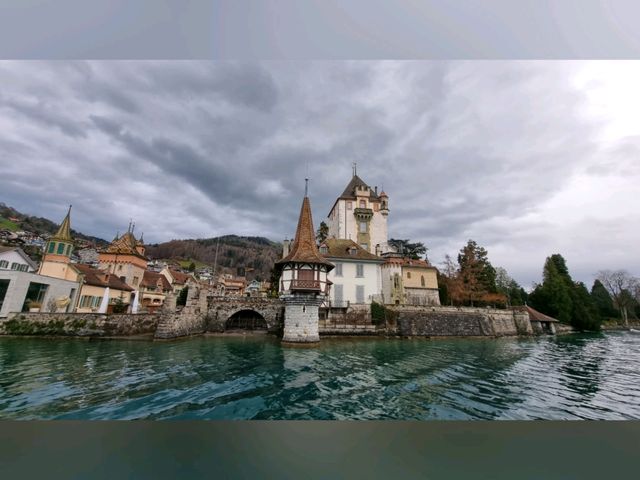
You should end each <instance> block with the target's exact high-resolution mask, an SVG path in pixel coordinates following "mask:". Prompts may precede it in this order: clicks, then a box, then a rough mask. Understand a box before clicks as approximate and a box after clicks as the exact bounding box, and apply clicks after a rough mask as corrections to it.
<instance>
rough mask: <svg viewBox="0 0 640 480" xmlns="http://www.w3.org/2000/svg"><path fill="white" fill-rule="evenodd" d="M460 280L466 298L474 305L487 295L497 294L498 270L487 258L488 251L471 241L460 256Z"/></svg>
mask: <svg viewBox="0 0 640 480" xmlns="http://www.w3.org/2000/svg"><path fill="white" fill-rule="evenodd" d="M458 264H459V265H460V278H461V280H462V283H463V285H464V289H465V296H466V298H467V300H469V302H470V303H471V305H473V301H474V300H479V299H480V298H482V296H484V295H486V294H487V293H497V291H498V290H497V287H496V270H495V268H493V265H491V263H490V262H489V259H488V258H487V251H486V250H485V249H484V248H483V247H479V246H478V244H477V243H476V242H475V241H473V240H469V241H468V242H467V244H466V245H465V246H464V247H462V249H461V250H460V253H459V254H458Z"/></svg>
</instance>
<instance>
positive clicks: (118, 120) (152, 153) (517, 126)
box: [0, 61, 640, 287]
mask: <svg viewBox="0 0 640 480" xmlns="http://www.w3.org/2000/svg"><path fill="white" fill-rule="evenodd" d="M638 85H640V62H638V61H622V62H613V61H606V62H604V61H603V62H578V61H567V62H565V61H540V62H532V61H524V62H516V61H466V62H431V61H399V62H396V61H393V62H386V61H385V62H369V61H358V62H260V63H226V62H186V61H165V62H146V61H124V62H111V61H99V62H66V61H64V62H63V61H60V62H27V61H17V62H0V166H1V171H2V175H0V201H2V202H4V203H6V204H8V205H11V206H13V207H15V208H17V209H18V210H20V211H22V212H24V213H28V214H32V215H37V216H44V217H47V218H50V219H51V220H53V221H56V222H58V221H60V220H61V219H62V217H63V216H64V213H65V210H66V208H67V206H68V205H69V204H73V211H72V226H73V228H74V229H76V230H79V231H82V232H83V233H86V234H91V235H96V236H99V237H102V238H105V239H111V238H113V236H114V235H115V233H116V231H120V232H122V231H123V230H125V229H126V227H127V224H128V222H129V218H133V219H134V221H135V222H136V231H137V232H144V235H145V240H146V241H147V243H151V242H162V241H166V240H170V239H174V238H203V237H204V238H206V237H213V236H217V235H222V234H231V233H235V234H238V235H254V236H265V237H268V238H270V239H272V240H277V241H281V240H282V239H283V238H284V237H291V235H293V233H294V232H295V225H296V221H297V215H298V212H299V208H300V203H301V200H302V195H303V192H304V178H305V176H307V175H308V176H309V177H310V179H311V180H310V199H311V205H312V209H313V215H314V223H315V225H316V227H317V225H318V224H319V223H320V221H321V220H323V219H324V218H325V217H326V215H327V214H328V211H329V208H330V207H331V205H332V203H333V202H334V201H335V198H336V196H337V195H339V194H340V193H341V192H342V190H343V189H344V187H345V186H346V184H347V183H348V182H349V180H350V177H351V164H352V162H357V165H358V167H357V168H358V174H359V176H360V177H361V178H362V179H363V180H364V181H366V182H367V183H369V184H370V185H371V186H372V187H373V186H375V185H377V186H378V187H381V186H382V185H384V189H385V191H386V192H387V194H388V195H389V203H390V214H389V236H390V237H392V238H408V239H411V240H414V241H422V242H424V243H425V244H426V245H427V246H428V247H429V249H430V250H429V259H430V260H431V261H432V263H434V264H435V265H438V264H439V263H440V262H441V261H442V260H443V257H444V255H445V254H446V253H450V254H452V255H454V254H456V253H457V252H458V250H459V249H460V248H461V247H462V245H463V244H464V243H465V242H466V240H468V239H470V238H471V239H474V240H476V241H477V242H478V243H479V244H480V245H482V246H484V247H485V248H487V250H488V251H489V258H490V260H491V262H492V263H493V264H494V266H503V267H505V268H506V269H507V271H508V272H509V273H510V274H511V275H512V276H513V277H514V278H515V279H516V280H518V281H519V282H520V283H521V284H523V285H524V286H525V287H529V286H530V285H531V283H532V282H534V281H540V278H541V271H542V265H543V263H544V259H545V257H546V256H548V255H550V254H552V253H561V254H562V255H563V256H564V257H565V258H566V259H567V262H568V265H569V269H570V271H571V273H572V274H573V276H574V277H575V278H577V279H580V280H583V281H585V282H588V283H589V285H590V284H591V282H592V281H593V274H595V273H596V272H597V271H598V270H600V269H604V268H611V269H618V268H626V269H627V270H629V271H630V272H632V273H634V274H636V275H637V274H640V250H639V249H638V248H637V246H638V234H639V233H640V213H639V209H638V205H639V204H640V202H639V201H638V196H639V195H640V188H639V180H640V118H639V116H640V113H639V112H640V88H638Z"/></svg>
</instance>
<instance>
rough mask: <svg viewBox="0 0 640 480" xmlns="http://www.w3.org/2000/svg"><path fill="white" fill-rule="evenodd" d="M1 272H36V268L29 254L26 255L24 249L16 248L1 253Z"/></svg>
mask: <svg viewBox="0 0 640 480" xmlns="http://www.w3.org/2000/svg"><path fill="white" fill-rule="evenodd" d="M3 250H4V249H3ZM0 270H17V271H20V272H35V270H36V268H35V265H34V263H33V261H32V260H31V259H30V258H29V257H28V256H27V254H26V253H24V252H23V251H22V249H20V248H17V247H16V248H11V249H6V250H4V251H1V252H0Z"/></svg>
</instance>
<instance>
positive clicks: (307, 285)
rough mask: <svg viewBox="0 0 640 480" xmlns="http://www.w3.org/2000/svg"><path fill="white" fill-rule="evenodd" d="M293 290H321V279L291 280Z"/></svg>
mask: <svg viewBox="0 0 640 480" xmlns="http://www.w3.org/2000/svg"><path fill="white" fill-rule="evenodd" d="M290 288H291V290H305V291H310V292H319V291H320V280H300V279H297V280H291V286H290Z"/></svg>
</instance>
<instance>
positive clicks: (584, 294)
mask: <svg viewBox="0 0 640 480" xmlns="http://www.w3.org/2000/svg"><path fill="white" fill-rule="evenodd" d="M571 301H572V307H573V309H572V312H571V326H573V327H574V328H577V329H578V330H592V331H593V330H600V324H601V323H602V318H601V317H600V315H598V309H597V308H596V305H595V303H594V301H593V299H592V298H591V295H589V290H587V287H586V285H585V284H584V283H582V282H576V283H575V284H574V286H573V289H572V290H571Z"/></svg>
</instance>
